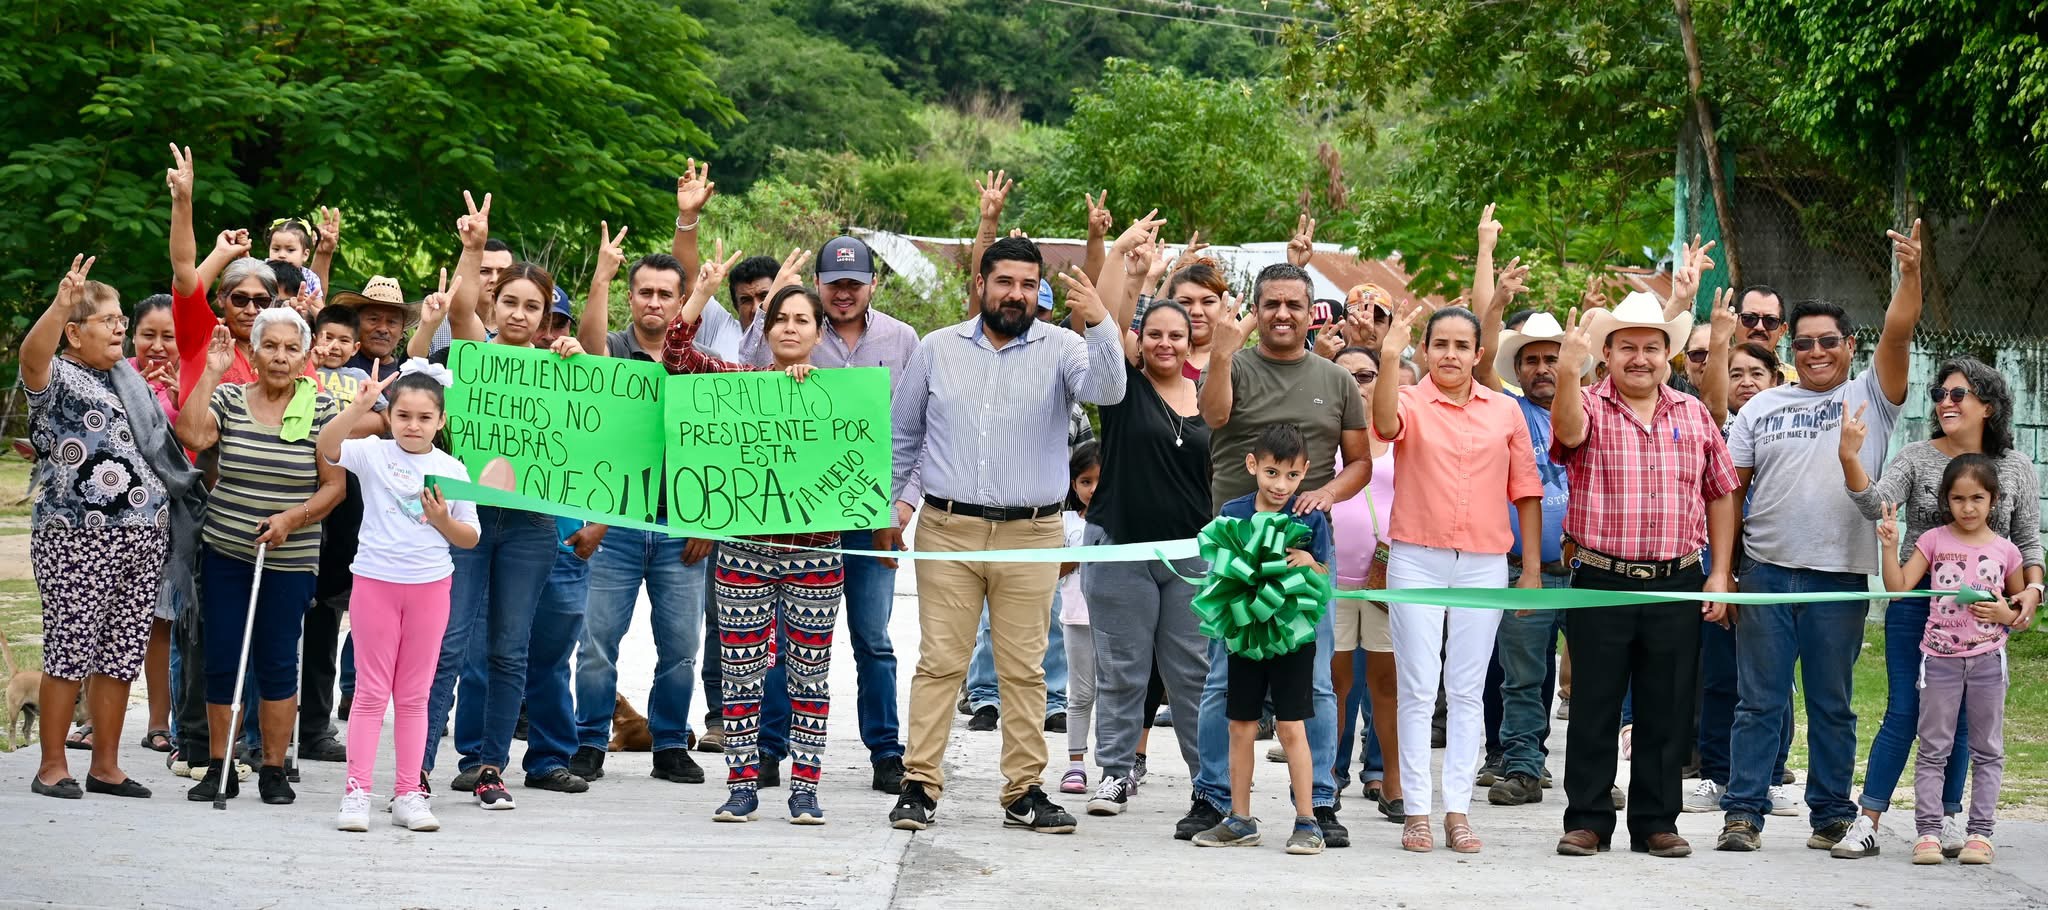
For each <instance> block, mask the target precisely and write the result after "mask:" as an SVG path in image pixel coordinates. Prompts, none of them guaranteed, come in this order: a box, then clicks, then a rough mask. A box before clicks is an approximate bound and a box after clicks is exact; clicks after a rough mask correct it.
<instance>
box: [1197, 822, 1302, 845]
mask: <svg viewBox="0 0 2048 910" xmlns="http://www.w3.org/2000/svg"><path fill="white" fill-rule="evenodd" d="M1321 837H1322V836H1321V834H1320V833H1318V834H1317V840H1318V842H1320V841H1321ZM1258 845H1259V820H1258V819H1256V818H1246V817H1244V816H1242V815H1227V816H1224V818H1223V820H1222V821H1220V822H1217V823H1216V827H1214V828H1210V829H1209V830H1207V831H1204V832H1202V833H1200V834H1197V835H1195V846H1197V847H1256V846H1258Z"/></svg>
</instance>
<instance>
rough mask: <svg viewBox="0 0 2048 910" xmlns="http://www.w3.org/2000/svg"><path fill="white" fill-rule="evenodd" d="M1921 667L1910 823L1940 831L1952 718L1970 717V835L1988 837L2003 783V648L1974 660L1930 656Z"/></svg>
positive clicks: (1953, 730) (1931, 831)
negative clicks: (1917, 750)
mask: <svg viewBox="0 0 2048 910" xmlns="http://www.w3.org/2000/svg"><path fill="white" fill-rule="evenodd" d="M1920 660H1921V665H1920V757H1919V759H1918V761H1917V762H1916V763H1915V764H1914V766H1913V823H1914V827H1915V828H1916V829H1918V830H1919V832H1920V833H1921V834H1940V833H1941V810H1942V801H1941V789H1942V786H1941V785H1942V780H1943V776H1944V775H1945V774H1946V773H1947V770H1948V757H1949V753H1950V752H1951V751H1952V750H1954V749H1955V748H1956V746H1957V743H1956V715H1958V714H1961V713H1964V712H1968V714H1969V717H1970V742H1969V743H1968V744H1967V746H1966V748H1967V749H1968V750H1969V752H1970V801H1969V803H1968V805H1969V807H1970V817H1969V831H1970V833H1971V834H1977V835H1982V836H1984V837H1990V836H1991V833H1992V832H1991V828H1992V825H1993V823H1994V822H1996V821H1997V818H1998V788H1999V787H2000V786H2002V785H2003V784H2004V783H2005V688H2006V682H2007V678H2006V663H2005V649H2004V648H2003V647H2000V648H1999V649H1998V650H1996V651H1993V652H1991V653H1989V654H1979V655H1977V656H1975V657H1928V656H1925V655H1923V656H1922V657H1921V658H1920Z"/></svg>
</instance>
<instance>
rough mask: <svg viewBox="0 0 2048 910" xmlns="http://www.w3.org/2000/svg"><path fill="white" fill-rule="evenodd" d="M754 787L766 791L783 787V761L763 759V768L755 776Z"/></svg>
mask: <svg viewBox="0 0 2048 910" xmlns="http://www.w3.org/2000/svg"><path fill="white" fill-rule="evenodd" d="M754 786H755V787H757V788H759V789H762V790H766V789H768V788H770V787H780V786H782V759H779V758H769V757H767V756H765V755H764V756H762V757H761V767H760V769H759V770H758V771H756V772H755V775H754Z"/></svg>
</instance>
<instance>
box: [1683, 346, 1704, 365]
mask: <svg viewBox="0 0 2048 910" xmlns="http://www.w3.org/2000/svg"><path fill="white" fill-rule="evenodd" d="M1685 359H1686V360H1688V361H1690V362H1692V363H1706V362H1707V351H1706V349H1705V348H1701V349H1700V350H1697V351H1687V352H1685Z"/></svg>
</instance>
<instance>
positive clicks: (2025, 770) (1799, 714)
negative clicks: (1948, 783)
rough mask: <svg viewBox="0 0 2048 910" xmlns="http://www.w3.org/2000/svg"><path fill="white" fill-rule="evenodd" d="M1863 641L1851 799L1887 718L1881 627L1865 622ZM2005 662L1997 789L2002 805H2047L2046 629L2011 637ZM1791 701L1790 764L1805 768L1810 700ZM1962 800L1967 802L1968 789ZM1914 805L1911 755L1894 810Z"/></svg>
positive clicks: (1855, 701)
mask: <svg viewBox="0 0 2048 910" xmlns="http://www.w3.org/2000/svg"><path fill="white" fill-rule="evenodd" d="M2037 627H2038V621H2037ZM1863 641H1864V644H1863V656H1862V657H1861V658H1860V659H1858V660H1857V661H1856V689H1855V694H1854V696H1853V697H1852V699H1851V704H1852V705H1853V706H1854V707H1855V709H1856V772H1857V773H1856V786H1855V788H1853V789H1852V790H1851V791H1850V793H1851V798H1854V797H1855V796H1856V795H1860V794H1861V793H1862V792H1863V790H1862V788H1863V770H1864V764H1865V762H1866V760H1867V759H1869V757H1870V741H1871V739H1872V738H1873V737H1875V736H1876V735H1877V728H1878V725H1879V723H1881V722H1882V721H1883V720H1884V707H1885V693H1886V691H1887V690H1886V684H1885V668H1884V628H1883V626H1881V625H1876V624H1872V625H1868V626H1865V627H1864V631H1863ZM2006 660H2007V662H2008V663H2007V666H2008V668H2009V671H2010V672H2009V673H2008V675H2009V676H2010V678H2011V680H2012V682H2011V685H2010V687H2009V688H2007V690H2006V694H2005V783H2004V786H2003V787H2002V788H2001V789H2000V791H1999V795H1998V804H1999V805H2000V806H2005V807H2011V806H2030V807H2042V806H2048V632H2043V631H2038V628H2037V630H2031V631H2027V632H2021V633H2019V634H2016V635H2014V636H2012V638H2011V640H2010V641H2009V642H2007V644H2006ZM1792 701H1793V716H1794V723H1795V724H1796V725H1797V727H1798V729H1797V730H1795V731H1794V735H1793V737H1792V755H1791V758H1790V759H1788V760H1787V764H1789V765H1791V766H1793V767H1796V768H1799V769H1802V770H1804V769H1805V768H1806V704H1805V699H1803V698H1795V699H1793V700H1792ZM1915 751H1916V752H1917V751H1918V744H1917V743H1915ZM1964 802H1966V803H1967V802H1968V794H1967V793H1965V796H1964ZM1912 805H1913V759H1912V758H1910V757H1909V758H1908V759H1907V761H1906V770H1905V773H1904V774H1903V775H1902V776H1901V777H1900V779H1899V789H1898V790H1897V791H1896V792H1895V793H1893V794H1892V813H1893V814H1897V813H1898V812H1900V811H1901V810H1902V809H1910V808H1911V807H1912Z"/></svg>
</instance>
